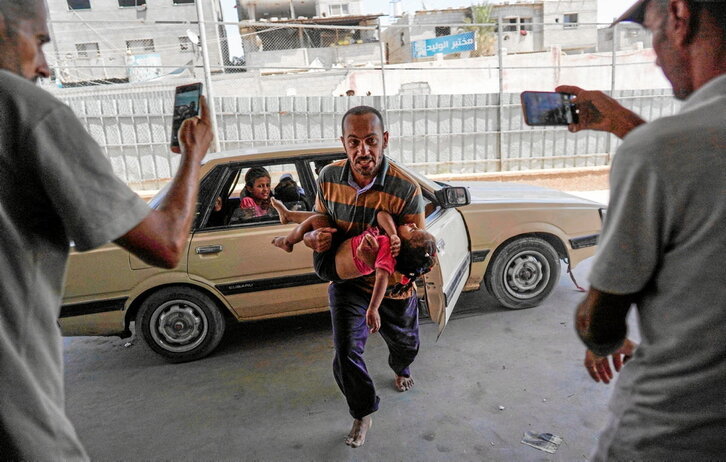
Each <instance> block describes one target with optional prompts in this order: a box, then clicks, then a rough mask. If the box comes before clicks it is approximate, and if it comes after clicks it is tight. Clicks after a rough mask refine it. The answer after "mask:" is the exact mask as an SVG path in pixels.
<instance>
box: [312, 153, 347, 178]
mask: <svg viewBox="0 0 726 462" xmlns="http://www.w3.org/2000/svg"><path fill="white" fill-rule="evenodd" d="M346 162H348V159H340V160H336V161H334V162H331V163H329V164H328V165H326V166H325V167H323V169H322V170H321V171H320V176H319V179H320V181H321V182H324V183H331V182H340V176H341V174H342V172H343V169H344V168H345V164H346Z"/></svg>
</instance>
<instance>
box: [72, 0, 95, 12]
mask: <svg viewBox="0 0 726 462" xmlns="http://www.w3.org/2000/svg"><path fill="white" fill-rule="evenodd" d="M68 9H69V10H90V9H91V0H68Z"/></svg>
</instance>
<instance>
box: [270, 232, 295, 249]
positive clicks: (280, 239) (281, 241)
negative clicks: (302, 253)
mask: <svg viewBox="0 0 726 462" xmlns="http://www.w3.org/2000/svg"><path fill="white" fill-rule="evenodd" d="M272 245H274V246H275V247H279V248H281V249H282V250H284V251H285V252H292V244H288V242H287V239H285V236H277V237H273V238H272Z"/></svg>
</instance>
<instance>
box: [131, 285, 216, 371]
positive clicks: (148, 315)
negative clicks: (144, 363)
mask: <svg viewBox="0 0 726 462" xmlns="http://www.w3.org/2000/svg"><path fill="white" fill-rule="evenodd" d="M224 328H225V321H224V316H222V313H221V311H220V310H219V307H218V306H217V304H216V303H215V302H214V301H213V300H212V299H211V298H210V297H209V296H208V295H206V294H204V293H202V292H200V291H198V290H195V289H192V288H189V287H166V288H163V289H160V290H158V291H156V292H154V293H153V294H151V296H149V297H148V298H147V299H146V300H145V301H144V302H143V303H142V304H141V307H140V308H139V312H138V314H137V315H136V333H137V335H138V334H139V333H141V336H142V337H143V338H144V341H145V342H146V344H147V345H149V347H150V348H151V349H152V350H154V351H155V352H156V353H159V354H160V355H161V356H163V357H164V358H166V359H167V360H169V361H171V362H184V361H193V360H195V359H199V358H203V357H205V356H207V355H208V354H209V353H211V352H212V350H214V349H215V348H216V347H217V345H219V342H220V340H222V335H223V334H224Z"/></svg>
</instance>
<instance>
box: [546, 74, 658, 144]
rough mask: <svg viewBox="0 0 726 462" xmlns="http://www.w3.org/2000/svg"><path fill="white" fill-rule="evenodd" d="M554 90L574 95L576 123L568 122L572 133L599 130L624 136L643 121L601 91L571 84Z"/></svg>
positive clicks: (620, 136) (619, 136) (643, 121)
mask: <svg viewBox="0 0 726 462" xmlns="http://www.w3.org/2000/svg"><path fill="white" fill-rule="evenodd" d="M555 91H558V92H562V93H570V94H572V95H575V99H574V103H575V104H576V105H577V116H578V119H579V120H578V123H576V124H570V125H569V130H570V131H571V132H573V133H576V132H579V131H580V130H599V131H604V132H608V133H612V134H613V135H615V136H617V137H618V138H624V137H625V135H627V134H628V133H630V132H631V131H632V130H633V129H634V128H636V127H638V126H639V125H642V124H644V123H645V120H643V118H642V117H640V116H639V115H638V114H636V113H635V112H633V111H631V110H630V109H627V108H625V107H624V106H622V105H621V104H620V103H618V102H617V101H615V100H614V99H613V98H611V97H609V96H608V95H606V94H605V93H603V92H601V91H589V90H583V89H582V88H580V87H575V86H571V85H560V86H559V87H557V88H555Z"/></svg>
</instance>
